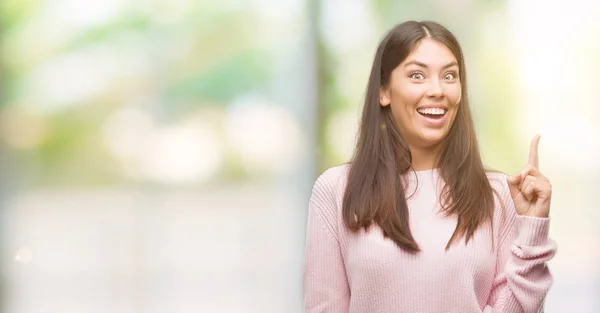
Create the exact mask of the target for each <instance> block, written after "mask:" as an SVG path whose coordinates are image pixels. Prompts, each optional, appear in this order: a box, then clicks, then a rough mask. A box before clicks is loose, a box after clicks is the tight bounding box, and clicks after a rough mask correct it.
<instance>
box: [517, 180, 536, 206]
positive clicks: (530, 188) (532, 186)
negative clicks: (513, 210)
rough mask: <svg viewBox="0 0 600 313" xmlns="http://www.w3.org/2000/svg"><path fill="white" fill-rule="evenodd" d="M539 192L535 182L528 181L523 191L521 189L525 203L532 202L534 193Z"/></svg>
mask: <svg viewBox="0 0 600 313" xmlns="http://www.w3.org/2000/svg"><path fill="white" fill-rule="evenodd" d="M538 190H539V186H538V184H537V182H535V181H530V182H528V183H527V184H526V185H525V187H524V188H523V189H521V193H522V194H523V196H525V199H527V201H532V200H533V199H534V198H535V197H536V191H538Z"/></svg>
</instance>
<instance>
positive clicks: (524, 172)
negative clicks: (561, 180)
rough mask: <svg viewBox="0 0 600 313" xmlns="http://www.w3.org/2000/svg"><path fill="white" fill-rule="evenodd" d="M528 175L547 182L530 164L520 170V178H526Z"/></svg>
mask: <svg viewBox="0 0 600 313" xmlns="http://www.w3.org/2000/svg"><path fill="white" fill-rule="evenodd" d="M528 175H532V176H534V177H536V178H538V179H541V180H544V181H549V180H548V178H547V177H546V176H544V174H542V172H540V170H538V169H537V168H536V167H535V166H533V165H531V164H527V165H525V167H524V168H523V169H522V170H521V177H527V176H528Z"/></svg>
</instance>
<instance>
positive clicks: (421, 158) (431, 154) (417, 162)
mask: <svg viewBox="0 0 600 313" xmlns="http://www.w3.org/2000/svg"><path fill="white" fill-rule="evenodd" d="M439 150H440V148H439V145H436V146H434V147H430V148H422V147H413V146H411V147H410V153H411V155H412V167H413V169H414V170H415V171H424V170H430V169H433V168H434V167H436V159H437V156H438V152H439Z"/></svg>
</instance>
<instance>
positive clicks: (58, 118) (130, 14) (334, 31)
mask: <svg viewBox="0 0 600 313" xmlns="http://www.w3.org/2000/svg"><path fill="white" fill-rule="evenodd" d="M598 16H600V2H593V1H587V0H571V1H568V2H565V1H517V0H511V1H500V0H495V1H494V0H461V1H442V0H429V1H418V2H417V1H393V0H373V1H368V0H352V1H341V0H323V1H317V0H285V1H276V0H246V1H243V0H222V1H202V0H201V1H191V0H154V1H142V0H102V1H92V2H87V1H77V0H46V1H42V0H28V1H26V0H3V1H2V2H0V41H1V63H0V64H1V68H0V77H1V78H0V79H1V85H0V86H1V89H0V97H1V98H0V100H1V101H0V261H1V263H0V287H1V292H0V296H1V298H0V303H1V307H0V310H1V312H7V313H34V312H35V313H37V312H61V313H70V312H77V313H92V312H93V313H96V312H111V313H120V312H136V313H137V312H144V313H145V312H262V313H266V312H286V313H287V312H301V311H302V295H301V267H302V257H303V249H304V231H305V222H306V215H307V209H308V197H309V196H310V191H311V188H312V184H313V182H314V180H315V178H316V177H317V176H318V175H319V174H320V173H321V172H322V171H323V170H325V169H326V168H328V167H331V166H334V165H338V164H340V163H343V162H346V161H348V160H349V158H350V156H351V153H352V148H353V144H354V139H355V132H356V129H357V125H358V119H359V116H360V111H361V107H362V101H363V95H364V90H365V86H366V81H367V77H368V74H369V71H370V67H371V62H372V58H373V56H374V53H375V50H376V47H377V44H378V42H379V40H380V39H381V38H382V37H383V36H384V34H385V32H387V30H388V29H389V28H391V27H392V26H394V25H395V24H397V23H399V22H402V21H405V20H411V19H414V20H427V19H430V20H435V21H438V22H440V23H442V24H443V25H445V26H447V27H448V28H449V29H450V30H451V31H453V32H454V33H455V34H456V35H457V37H458V39H459V41H460V42H461V44H462V46H463V49H464V53H465V56H466V61H467V67H468V74H469V77H468V83H469V88H470V98H471V103H472V105H473V110H474V114H475V121H476V126H477V132H478V137H479V140H480V144H481V146H482V153H483V157H484V162H485V163H486V164H487V165H489V166H491V167H493V168H496V169H499V170H501V171H504V172H508V173H513V172H516V171H518V170H520V169H521V167H522V166H524V165H525V163H526V160H527V153H528V145H529V142H530V140H531V138H533V136H534V135H535V134H536V133H540V134H542V139H541V144H540V163H541V165H540V167H541V170H542V171H543V173H545V174H546V176H548V177H550V178H551V180H552V183H553V187H554V189H553V190H554V196H553V207H552V213H551V215H552V227H551V236H552V237H553V238H554V239H555V240H556V241H557V242H558V244H559V253H558V254H557V256H556V257H555V259H553V260H552V262H551V264H550V267H551V271H552V273H553V274H554V277H555V282H554V286H553V288H552V289H551V291H550V293H549V294H548V297H547V301H546V302H547V303H546V312H547V313H562V312H570V313H597V312H598V307H599V306H600V300H599V299H600V297H599V295H600V266H599V264H600V250H599V249H598V247H599V245H600V205H598V201H597V199H596V198H593V197H592V196H593V195H598V192H600V161H599V160H600V136H599V134H600V126H599V125H600V124H599V123H597V121H596V120H597V118H598V116H600V93H598V91H597V90H598V88H600V75H598V73H600V58H598V56H599V55H600V41H599V40H598V38H600V23H599V22H598Z"/></svg>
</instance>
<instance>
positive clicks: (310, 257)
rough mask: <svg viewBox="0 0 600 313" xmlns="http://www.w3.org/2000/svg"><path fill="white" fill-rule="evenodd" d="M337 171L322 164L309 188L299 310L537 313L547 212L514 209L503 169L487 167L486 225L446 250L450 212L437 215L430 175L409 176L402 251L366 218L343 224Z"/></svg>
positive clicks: (340, 169)
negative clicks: (410, 248)
mask: <svg viewBox="0 0 600 313" xmlns="http://www.w3.org/2000/svg"><path fill="white" fill-rule="evenodd" d="M347 170H348V165H341V166H337V167H333V168H330V169H328V170H327V171H325V173H323V174H322V175H321V176H320V177H319V178H318V179H317V181H316V183H315V185H314V187H313V192H312V196H311V198H310V207H309V218H308V226H307V235H306V250H305V260H304V269H303V292H304V307H305V310H306V312H307V313H318V312H327V313H334V312H344V313H346V312H361V313H362V312H364V313H377V312H381V313H392V312H409V313H475V312H484V313H492V312H494V313H538V312H543V304H544V298H545V296H546V293H547V292H548V289H549V288H550V286H551V285H552V276H551V274H550V272H549V270H548V267H547V266H546V262H547V261H548V260H550V259H551V258H552V257H553V256H554V254H555V252H556V243H555V242H554V241H553V240H551V239H549V238H548V226H549V219H548V218H534V217H525V216H518V215H517V214H516V211H515V209H514V206H513V202H512V199H511V197H510V193H509V190H508V185H507V183H506V176H505V175H504V174H500V173H489V174H488V177H489V179H490V182H491V184H492V187H493V188H494V189H496V190H497V191H499V193H500V195H501V199H496V208H495V215H494V222H493V225H492V226H490V224H489V223H487V224H484V225H481V226H480V227H479V228H478V231H477V232H476V233H475V235H474V237H473V238H472V239H471V241H469V244H468V245H466V246H465V244H464V240H462V241H461V242H460V244H458V245H456V244H455V245H453V246H452V247H451V248H450V250H448V251H445V250H444V248H445V246H446V243H447V242H448V239H449V238H450V237H451V235H452V233H453V232H454V229H455V227H456V219H455V218H445V217H444V216H443V215H442V214H439V201H438V197H439V191H440V190H441V186H440V184H438V177H439V172H438V171H437V170H436V169H434V170H426V171H418V172H416V176H417V178H415V175H409V176H408V177H409V184H408V190H407V194H408V195H410V194H411V193H412V191H415V188H417V189H416V193H415V194H414V195H413V196H412V197H410V198H409V199H408V200H407V202H408V207H409V211H410V213H409V214H410V227H411V231H412V233H413V236H414V237H415V239H416V241H417V243H418V244H419V246H420V248H421V250H422V251H421V252H420V253H419V254H417V255H410V254H407V253H405V252H403V251H402V250H400V249H399V248H398V247H397V246H396V245H395V244H394V242H392V241H391V240H389V239H386V238H384V237H383V234H382V232H381V229H380V228H379V227H377V226H376V225H374V226H372V227H371V228H369V230H368V231H364V230H361V231H360V232H359V233H356V234H355V233H352V232H350V231H348V230H347V229H346V228H345V226H344V224H343V220H342V218H341V212H342V199H343V193H344V190H345V186H346V180H347ZM417 179H418V185H417V184H416V180H417ZM417 186H418V187H417ZM499 201H502V202H504V203H505V204H506V205H505V206H504V208H503V206H502V205H500V202H499ZM492 228H493V232H492ZM492 238H493V242H494V245H493V247H494V248H493V249H492V245H491V240H492Z"/></svg>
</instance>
